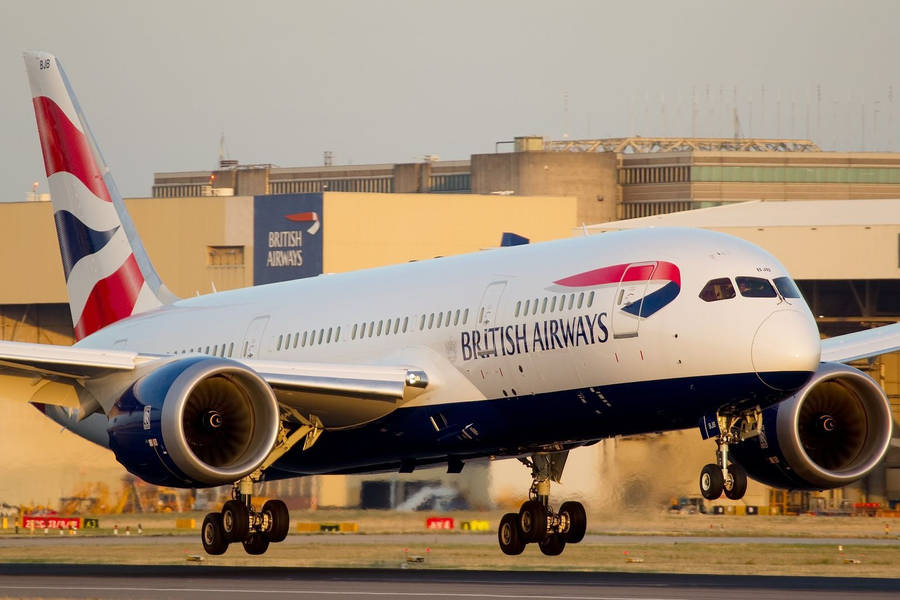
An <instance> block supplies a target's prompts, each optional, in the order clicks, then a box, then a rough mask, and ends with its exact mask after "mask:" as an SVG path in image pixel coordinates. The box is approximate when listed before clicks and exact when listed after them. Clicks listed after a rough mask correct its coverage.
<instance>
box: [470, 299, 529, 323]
mask: <svg viewBox="0 0 900 600" xmlns="http://www.w3.org/2000/svg"><path fill="white" fill-rule="evenodd" d="M519 304H522V303H521V302H519ZM453 325H454V326H456V325H459V309H458V308H457V309H456V316H455V317H454V318H453Z"/></svg>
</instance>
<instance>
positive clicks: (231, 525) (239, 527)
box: [222, 500, 250, 542]
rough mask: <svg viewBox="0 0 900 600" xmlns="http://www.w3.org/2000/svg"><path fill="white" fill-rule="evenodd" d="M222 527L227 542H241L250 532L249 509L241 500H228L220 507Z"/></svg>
mask: <svg viewBox="0 0 900 600" xmlns="http://www.w3.org/2000/svg"><path fill="white" fill-rule="evenodd" d="M222 528H223V529H224V530H225V537H226V539H227V540H228V541H229V542H243V541H244V539H246V537H247V534H248V533H249V532H250V511H249V510H247V506H246V505H245V504H244V503H243V502H238V501H237V500H229V501H228V502H226V503H225V506H223V507H222Z"/></svg>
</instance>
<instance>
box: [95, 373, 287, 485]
mask: <svg viewBox="0 0 900 600" xmlns="http://www.w3.org/2000/svg"><path fill="white" fill-rule="evenodd" d="M278 427H279V414H278V403H277V402H276V400H275V395H274V393H273V392H272V389H271V388H270V387H269V385H268V384H267V383H266V382H265V381H264V380H263V379H262V378H261V377H260V376H259V375H258V374H257V373H256V372H255V371H253V370H252V369H249V368H247V367H245V366H244V365H242V364H240V363H238V362H235V361H231V360H226V359H220V358H210V357H190V358H184V359H180V360H176V361H174V362H171V363H168V364H166V365H163V366H162V367H160V368H158V369H156V370H154V371H152V372H151V373H149V374H147V375H145V376H144V377H142V378H141V379H139V380H138V381H137V382H135V383H134V384H133V385H132V386H131V387H130V388H129V389H128V390H127V391H126V393H125V394H123V395H122V397H121V398H120V399H119V401H118V402H117V403H116V406H115V408H114V410H113V412H112V413H111V415H110V425H109V429H108V432H109V438H110V448H111V449H112V450H113V452H115V454H116V459H117V460H118V461H119V462H121V463H122V464H123V465H124V466H125V467H126V468H127V469H128V470H129V471H131V472H132V473H134V474H135V475H138V476H139V477H141V478H142V479H145V480H147V481H150V482H151V483H157V484H160V485H178V486H182V487H185V486H187V487H203V486H214V485H222V484H225V483H231V482H233V481H236V480H238V479H240V478H241V477H244V476H245V475H248V474H250V473H252V472H253V471H254V470H255V469H257V468H258V467H259V466H260V465H261V464H262V462H263V461H264V460H265V459H266V457H267V456H268V455H269V453H270V452H271V450H272V447H273V446H274V444H275V440H276V437H277V434H278Z"/></svg>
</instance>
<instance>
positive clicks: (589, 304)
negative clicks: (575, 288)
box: [588, 292, 594, 308]
mask: <svg viewBox="0 0 900 600" xmlns="http://www.w3.org/2000/svg"><path fill="white" fill-rule="evenodd" d="M593 305H594V292H591V293H590V294H588V308H590V307H591V306H593Z"/></svg>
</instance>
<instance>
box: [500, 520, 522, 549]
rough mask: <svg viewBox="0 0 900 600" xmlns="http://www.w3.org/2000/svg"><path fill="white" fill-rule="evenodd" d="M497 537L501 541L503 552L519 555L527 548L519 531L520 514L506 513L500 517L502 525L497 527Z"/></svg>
mask: <svg viewBox="0 0 900 600" xmlns="http://www.w3.org/2000/svg"><path fill="white" fill-rule="evenodd" d="M497 539H498V541H499V542H500V550H502V551H503V554H508V555H510V556H517V555H519V554H522V551H523V550H525V542H524V541H523V540H522V533H521V532H520V531H519V515H517V514H516V513H506V514H505V515H503V518H502V519H500V527H499V528H498V529H497Z"/></svg>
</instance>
